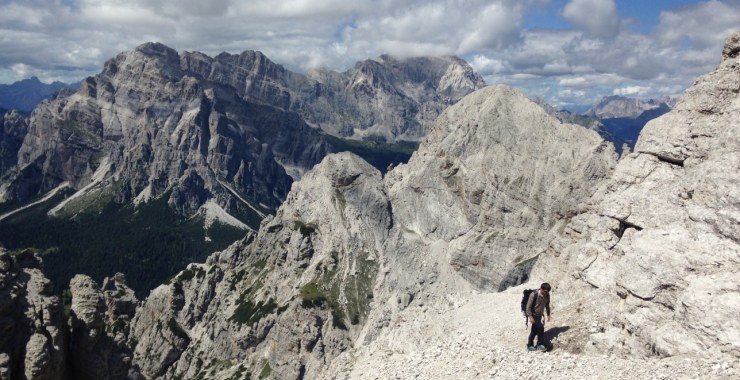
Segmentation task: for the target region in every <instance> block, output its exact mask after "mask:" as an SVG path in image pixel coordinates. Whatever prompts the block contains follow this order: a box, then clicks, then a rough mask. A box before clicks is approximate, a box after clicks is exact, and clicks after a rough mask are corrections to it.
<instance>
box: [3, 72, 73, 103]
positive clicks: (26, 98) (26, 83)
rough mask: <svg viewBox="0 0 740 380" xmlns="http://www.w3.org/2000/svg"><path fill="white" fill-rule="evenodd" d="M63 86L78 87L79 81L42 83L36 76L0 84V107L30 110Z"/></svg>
mask: <svg viewBox="0 0 740 380" xmlns="http://www.w3.org/2000/svg"><path fill="white" fill-rule="evenodd" d="M65 88H79V83H75V84H66V83H62V82H53V83H51V84H46V83H43V82H41V81H40V80H39V78H37V77H31V78H29V79H23V80H21V81H18V82H15V83H13V84H0V107H2V108H7V109H17V110H19V111H24V112H30V111H32V110H33V109H34V108H35V107H36V106H37V105H38V104H39V103H41V102H42V101H44V100H46V99H49V98H51V97H52V96H53V95H54V93H56V92H57V91H59V90H62V89H65Z"/></svg>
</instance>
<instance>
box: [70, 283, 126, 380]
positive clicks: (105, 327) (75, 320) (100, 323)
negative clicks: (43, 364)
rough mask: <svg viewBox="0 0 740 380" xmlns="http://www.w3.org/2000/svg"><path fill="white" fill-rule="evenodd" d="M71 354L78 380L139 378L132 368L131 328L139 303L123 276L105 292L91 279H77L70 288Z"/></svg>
mask: <svg viewBox="0 0 740 380" xmlns="http://www.w3.org/2000/svg"><path fill="white" fill-rule="evenodd" d="M69 288H70V292H71V294H72V306H71V311H70V316H69V326H70V331H71V337H70V354H69V356H70V357H71V362H72V369H71V372H72V373H74V374H75V378H77V379H124V378H139V377H140V375H139V374H138V370H137V369H136V368H132V358H133V352H132V349H131V348H129V345H128V336H129V326H130V323H131V319H132V318H133V316H134V313H135V312H136V306H137V305H138V300H137V299H136V297H135V296H134V292H133V290H131V289H130V288H129V287H128V285H126V279H125V277H124V276H123V275H122V274H120V273H119V274H116V275H115V276H114V277H113V278H106V279H105V280H104V281H103V287H102V289H101V288H100V287H98V284H96V283H95V281H93V280H92V279H91V278H90V277H88V276H85V275H77V276H75V277H74V278H72V281H71V282H70V285H69Z"/></svg>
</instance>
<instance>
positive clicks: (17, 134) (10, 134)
mask: <svg viewBox="0 0 740 380" xmlns="http://www.w3.org/2000/svg"><path fill="white" fill-rule="evenodd" d="M27 132H28V121H27V120H26V118H25V117H23V116H22V115H21V114H20V113H18V112H17V111H9V112H7V113H5V112H2V114H0V177H2V176H3V174H5V172H7V171H8V170H10V169H11V168H12V167H14V166H15V164H16V163H17V162H18V150H19V149H20V148H21V144H22V143H23V138H24V137H26V133H27Z"/></svg>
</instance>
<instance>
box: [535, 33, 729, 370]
mask: <svg viewBox="0 0 740 380" xmlns="http://www.w3.org/2000/svg"><path fill="white" fill-rule="evenodd" d="M739 40H740V34H735V35H733V36H731V37H730V38H728V40H727V44H726V47H725V51H724V54H723V57H722V61H721V63H720V65H719V67H718V68H717V70H715V71H714V72H712V73H709V74H707V75H705V76H703V77H701V78H699V79H698V80H697V81H696V83H694V85H693V86H692V87H691V88H689V89H688V90H687V91H686V93H685V95H684V97H683V98H682V100H681V101H680V102H679V103H678V105H676V107H675V108H674V110H673V111H672V112H670V113H668V114H666V115H664V116H662V117H660V118H658V119H656V120H654V121H652V122H650V123H648V125H647V126H646V127H645V129H644V130H643V132H642V134H641V135H640V139H639V141H638V142H637V146H636V147H635V153H633V154H630V155H629V156H627V157H625V158H624V159H622V160H621V161H620V162H619V164H618V165H617V167H616V170H615V172H614V175H613V177H612V178H611V179H610V181H609V182H608V184H607V187H606V192H605V193H604V194H601V199H600V201H599V202H598V203H597V204H596V205H595V206H594V207H593V208H592V209H591V210H590V211H589V212H588V213H585V214H583V215H579V216H577V217H576V218H574V220H573V222H572V223H571V224H570V225H569V226H568V227H567V228H566V229H565V238H564V239H563V241H561V242H559V243H558V244H556V245H554V247H555V248H556V253H555V254H557V251H558V250H561V251H562V254H561V255H564V257H563V256H561V257H559V258H555V257H552V258H550V259H548V260H545V262H547V263H549V266H550V268H551V269H555V268H559V269H560V270H561V271H562V273H563V275H564V276H565V277H564V280H563V281H564V282H563V285H562V286H561V288H568V287H572V288H574V289H576V288H579V286H583V285H586V284H588V285H586V286H587V288H586V289H587V290H582V292H583V293H582V294H581V295H584V294H585V295H588V297H586V298H588V300H587V301H581V302H584V306H583V308H584V309H585V310H589V311H590V313H588V314H587V315H585V316H581V318H585V319H587V320H590V321H591V322H592V323H596V324H597V326H598V328H597V329H596V331H594V333H593V334H591V335H590V336H587V337H584V339H588V340H590V341H591V342H593V344H594V345H595V347H596V348H597V349H599V350H601V351H613V352H622V353H629V354H633V355H651V354H657V355H663V356H670V355H680V354H698V353H701V354H704V355H715V354H720V353H726V354H730V355H732V356H734V357H740V337H738V334H737V331H739V330H740V326H739V325H738V322H737V318H735V317H734V316H736V315H737V312H738V310H740V289H739V288H738V287H737V279H738V278H739V277H740V260H739V258H738V252H740V177H739V176H738V173H739V171H738V168H740V150H738V147H740V129H739V128H738V116H739V115H740V106H738V104H740V103H739V102H738V99H739V98H738V93H737V89H738V88H739V87H740V60H739V59H738V57H737V54H736V52H737V51H738V50H740V43H739V42H738V41H739ZM565 263H567V265H566V264H565ZM541 270H542V272H543V273H544V272H545V271H546V268H541ZM535 272H536V273H538V272H539V270H538V269H535ZM574 292H575V291H574ZM574 299H578V295H574ZM574 302H575V301H574ZM587 346H590V345H587Z"/></svg>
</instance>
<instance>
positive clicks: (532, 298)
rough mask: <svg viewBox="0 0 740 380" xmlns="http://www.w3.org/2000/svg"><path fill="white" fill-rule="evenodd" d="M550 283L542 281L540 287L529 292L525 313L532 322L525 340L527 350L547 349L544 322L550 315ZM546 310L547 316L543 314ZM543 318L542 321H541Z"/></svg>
mask: <svg viewBox="0 0 740 380" xmlns="http://www.w3.org/2000/svg"><path fill="white" fill-rule="evenodd" d="M550 289H551V287H550V284H548V283H546V282H544V283H542V285H540V288H539V289H537V290H536V291H534V292H532V293H530V294H529V299H528V300H527V307H526V309H525V313H526V315H527V318H528V319H529V323H531V324H532V330H531V332H530V333H529V340H527V349H528V350H529V351H535V350H539V351H543V352H544V351H547V349H548V346H549V344H548V342H545V337H544V335H545V324H544V322H548V321H549V320H550V319H551V317H550ZM545 311H547V316H545ZM543 318H544V321H543ZM535 336H537V346H536V347H535V345H534V337H535Z"/></svg>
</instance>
